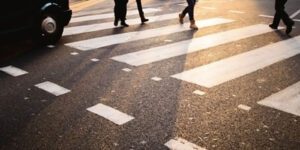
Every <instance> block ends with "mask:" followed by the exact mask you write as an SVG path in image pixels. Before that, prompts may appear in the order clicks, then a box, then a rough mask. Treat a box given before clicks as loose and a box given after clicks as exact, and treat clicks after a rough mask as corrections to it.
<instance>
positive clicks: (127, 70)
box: [122, 68, 131, 72]
mask: <svg viewBox="0 0 300 150" xmlns="http://www.w3.org/2000/svg"><path fill="white" fill-rule="evenodd" d="M122 70H123V71H125V72H130V71H131V69H129V68H124V69H122Z"/></svg>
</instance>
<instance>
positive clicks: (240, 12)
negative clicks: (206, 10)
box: [229, 10, 245, 14]
mask: <svg viewBox="0 0 300 150" xmlns="http://www.w3.org/2000/svg"><path fill="white" fill-rule="evenodd" d="M229 12H230V13H235V14H244V13H245V12H243V11H238V10H229Z"/></svg>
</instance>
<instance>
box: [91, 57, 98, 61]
mask: <svg viewBox="0 0 300 150" xmlns="http://www.w3.org/2000/svg"><path fill="white" fill-rule="evenodd" d="M91 61H93V62H97V61H99V59H97V58H92V59H91Z"/></svg>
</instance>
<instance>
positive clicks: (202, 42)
mask: <svg viewBox="0 0 300 150" xmlns="http://www.w3.org/2000/svg"><path fill="white" fill-rule="evenodd" d="M272 31H273V30H272V29H270V28H269V27H268V26H267V25H264V24H258V25H252V26H248V27H243V28H239V29H234V30H229V31H224V32H220V33H215V34H211V35H207V36H203V37H199V38H195V39H192V40H186V41H181V42H177V43H174V44H168V45H164V46H160V47H155V48H150V49H147V50H142V51H138V52H133V53H129V54H125V55H120V56H115V57H112V59H113V60H116V61H119V62H124V63H127V64H129V65H132V66H141V65H145V64H149V63H153V62H156V61H161V60H164V59H168V58H171V57H175V56H180V55H184V54H189V53H192V52H197V51H201V50H205V49H207V48H211V47H215V46H218V45H221V44H225V43H229V42H234V41H237V40H241V39H245V38H248V37H252V36H256V35H260V34H264V33H268V32H272Z"/></svg>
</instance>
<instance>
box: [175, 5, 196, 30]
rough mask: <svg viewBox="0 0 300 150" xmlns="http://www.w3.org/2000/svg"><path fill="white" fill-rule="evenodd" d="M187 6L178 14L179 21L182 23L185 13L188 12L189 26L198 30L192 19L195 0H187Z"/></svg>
mask: <svg viewBox="0 0 300 150" xmlns="http://www.w3.org/2000/svg"><path fill="white" fill-rule="evenodd" d="M187 3H188V6H187V7H186V8H185V9H184V10H183V11H182V13H181V14H179V22H180V23H181V24H183V19H184V17H185V15H186V14H187V13H188V14H189V19H190V28H191V29H193V30H198V27H197V25H196V23H195V19H194V7H195V4H196V0H187Z"/></svg>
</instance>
